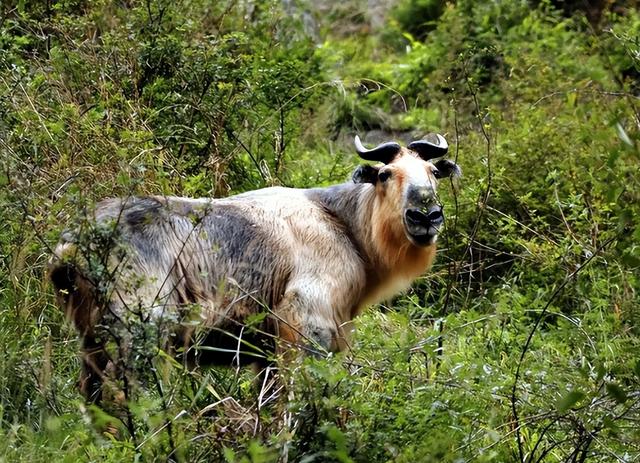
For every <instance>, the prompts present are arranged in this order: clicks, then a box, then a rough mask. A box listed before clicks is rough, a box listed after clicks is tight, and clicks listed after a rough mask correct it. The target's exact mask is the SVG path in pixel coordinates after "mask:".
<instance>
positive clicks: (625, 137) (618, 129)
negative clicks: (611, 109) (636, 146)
mask: <svg viewBox="0 0 640 463" xmlns="http://www.w3.org/2000/svg"><path fill="white" fill-rule="evenodd" d="M616 132H618V137H620V140H622V141H623V143H624V144H626V145H628V146H633V142H632V141H631V138H629V135H627V132H626V131H625V130H624V127H622V124H620V122H616Z"/></svg>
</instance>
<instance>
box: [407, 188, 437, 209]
mask: <svg viewBox="0 0 640 463" xmlns="http://www.w3.org/2000/svg"><path fill="white" fill-rule="evenodd" d="M434 196H435V192H434V191H433V188H429V187H413V188H411V189H410V190H409V194H408V197H407V199H408V200H409V204H411V205H413V206H419V207H420V206H422V207H423V208H424V206H426V205H429V204H433V202H434V199H435V198H434Z"/></svg>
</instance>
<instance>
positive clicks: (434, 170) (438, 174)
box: [431, 169, 442, 178]
mask: <svg viewBox="0 0 640 463" xmlns="http://www.w3.org/2000/svg"><path fill="white" fill-rule="evenodd" d="M431 173H432V174H433V176H434V177H435V178H442V172H440V171H439V170H438V169H433V170H432V171H431Z"/></svg>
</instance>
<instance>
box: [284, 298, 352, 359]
mask: <svg viewBox="0 0 640 463" xmlns="http://www.w3.org/2000/svg"><path fill="white" fill-rule="evenodd" d="M304 289H306V290H307V291H305V290H304ZM323 294H324V291H319V290H316V291H309V290H308V286H307V287H305V288H303V289H299V288H290V289H289V290H288V291H287V292H286V293H285V295H284V297H283V299H282V301H281V303H280V304H279V305H278V307H277V308H276V310H275V311H274V318H275V320H276V326H277V329H276V333H275V334H276V337H277V341H278V352H283V351H287V350H291V349H295V348H297V349H299V350H302V351H304V352H306V353H309V354H312V355H317V356H324V355H326V354H327V353H329V352H336V351H339V350H342V348H343V347H344V342H343V341H342V338H343V336H342V330H341V328H340V327H339V326H338V325H337V324H336V322H335V320H334V317H333V309H332V308H331V307H330V306H329V305H328V301H327V300H326V297H324V296H321V295H323Z"/></svg>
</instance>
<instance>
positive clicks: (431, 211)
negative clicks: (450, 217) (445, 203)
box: [404, 204, 444, 246]
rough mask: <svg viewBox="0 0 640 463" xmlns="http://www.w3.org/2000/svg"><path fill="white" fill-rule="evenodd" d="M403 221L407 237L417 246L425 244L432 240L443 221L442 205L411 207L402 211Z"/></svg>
mask: <svg viewBox="0 0 640 463" xmlns="http://www.w3.org/2000/svg"><path fill="white" fill-rule="evenodd" d="M404 221H405V226H406V229H407V234H408V235H409V238H410V239H411V240H412V241H413V242H414V243H415V244H417V245H419V246H427V245H429V244H431V243H433V241H434V237H435V236H436V235H437V234H438V229H439V228H440V226H441V225H442V223H443V222H444V214H443V213H442V206H440V205H439V204H437V205H433V206H430V207H428V208H423V209H419V208H411V209H407V210H406V211H405V213H404Z"/></svg>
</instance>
